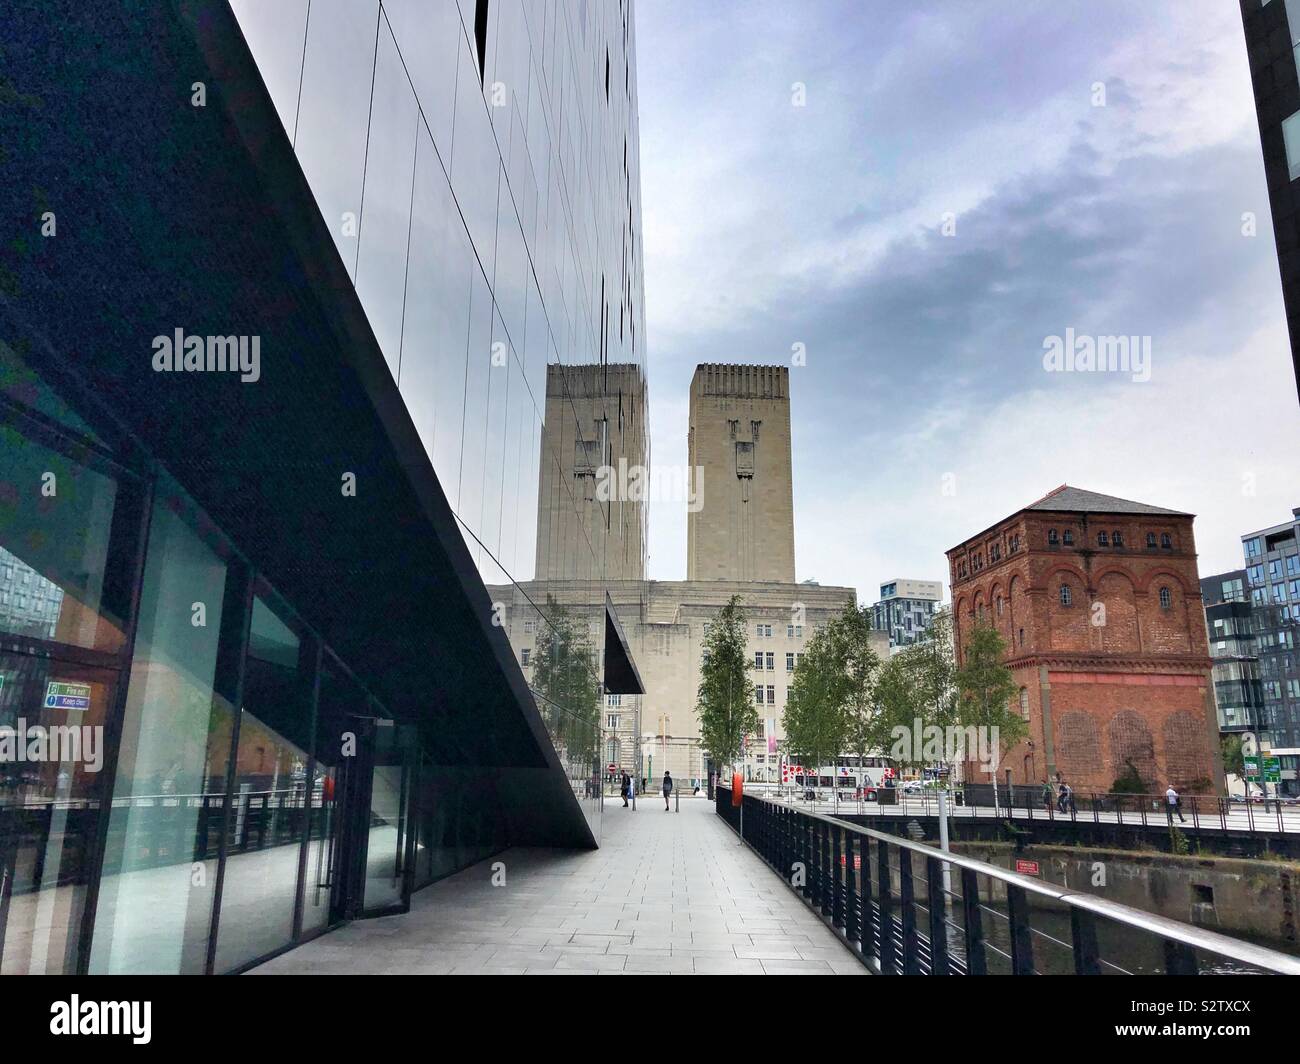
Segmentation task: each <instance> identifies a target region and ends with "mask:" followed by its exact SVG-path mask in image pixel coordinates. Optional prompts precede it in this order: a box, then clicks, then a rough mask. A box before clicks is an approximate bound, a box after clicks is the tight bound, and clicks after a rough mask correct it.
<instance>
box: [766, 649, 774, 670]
mask: <svg viewBox="0 0 1300 1064" xmlns="http://www.w3.org/2000/svg"><path fill="white" fill-rule="evenodd" d="M767 667H768V668H769V669H775V668H776V654H775V653H773V652H772V651H770V650H769V651H768V652H767Z"/></svg>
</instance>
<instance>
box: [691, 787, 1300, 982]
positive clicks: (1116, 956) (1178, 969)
mask: <svg viewBox="0 0 1300 1064" xmlns="http://www.w3.org/2000/svg"><path fill="white" fill-rule="evenodd" d="M716 808H717V812H718V814H719V815H720V816H722V817H723V818H724V819H725V820H726V821H727V823H729V824H730V825H731V826H732V827H733V828H735V829H736V830H737V831H739V832H740V833H741V837H742V838H743V840H744V841H745V843H746V844H748V845H749V846H750V847H751V848H752V849H753V850H754V851H755V852H756V853H757V854H758V855H759V856H760V857H761V858H762V859H763V860H764V861H766V862H767V864H768V865H770V866H771V867H772V869H773V870H774V871H775V872H776V873H777V874H779V875H780V876H781V877H782V878H783V879H785V880H786V882H787V883H789V884H790V886H791V887H792V889H794V890H795V891H796V892H797V893H799V894H800V895H801V896H802V897H803V898H804V900H805V901H806V902H807V903H808V904H809V905H810V906H811V907H812V909H813V910H814V911H815V912H818V913H820V914H821V915H822V917H823V918H824V919H825V920H826V921H827V923H829V924H830V926H831V927H832V928H833V929H834V930H835V931H836V932H837V933H839V934H840V935H842V936H843V938H844V941H845V942H846V943H847V944H848V945H849V946H850V947H851V948H852V949H853V951H854V952H855V953H856V954H857V956H858V957H859V958H860V959H861V960H862V961H863V963H864V964H866V965H867V966H868V967H869V968H870V969H872V970H873V971H876V972H879V973H881V974H903V975H965V974H969V975H985V974H997V973H1005V974H1013V975H1036V974H1065V973H1070V972H1073V973H1074V974H1078V975H1100V974H1121V975H1130V974H1150V973H1152V972H1163V973H1165V974H1169V975H1185V974H1197V973H1199V972H1209V971H1240V972H1263V973H1276V974H1286V975H1300V958H1297V957H1292V956H1289V955H1287V954H1284V953H1279V952H1277V951H1276V950H1271V949H1266V948H1264V947H1261V946H1256V945H1254V944H1252V943H1248V942H1243V941H1240V940H1238V939H1234V938H1229V937H1227V936H1226V935H1220V934H1217V933H1215V932H1212V931H1206V930H1204V929H1202V928H1198V927H1193V926H1191V925H1190V924H1182V923H1179V922H1178V921H1175V920H1169V919H1166V918H1165V917H1161V916H1155V915H1153V914H1151V913H1147V912H1143V911H1142V910H1140V909H1134V908H1130V907H1129V906H1127V905H1120V904H1118V903H1116V902H1111V901H1108V900H1106V899H1104V898H1098V897H1096V896H1093V895H1089V894H1079V893H1075V892H1073V891H1070V890H1068V889H1065V888H1060V887H1056V886H1054V885H1052V884H1049V883H1044V882H1041V881H1038V880H1036V879H1032V878H1030V877H1028V876H1022V875H1018V874H1017V873H1015V872H1011V871H1008V870H1007V869H1005V868H999V867H998V866H997V865H992V864H988V863H987V862H984V861H977V860H974V859H973V858H969V857H963V856H960V855H957V854H953V853H945V852H942V851H940V850H936V849H934V848H933V847H930V846H926V845H924V844H923V843H917V842H912V841H910V840H907V839H904V838H900V837H898V836H895V835H889V834H886V833H883V832H879V831H873V830H872V829H870V828H866V827H862V826H860V825H857V824H850V823H847V822H844V821H840V820H836V819H834V818H833V817H829V816H823V815H821V814H818V813H812V812H809V811H807V810H804V809H799V808H795V807H793V806H791V805H789V804H785V803H781V802H775V801H770V800H768V799H766V798H762V797H758V796H755V795H748V794H747V795H745V796H744V798H743V801H742V805H741V806H733V805H732V801H731V790H730V789H729V788H727V787H724V786H719V787H718V789H717V806H716Z"/></svg>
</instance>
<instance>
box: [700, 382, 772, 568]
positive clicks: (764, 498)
mask: <svg viewBox="0 0 1300 1064" xmlns="http://www.w3.org/2000/svg"><path fill="white" fill-rule="evenodd" d="M688 453H689V456H690V457H689V461H690V465H691V476H692V484H691V487H692V498H693V499H694V500H695V505H693V506H692V507H691V509H690V511H689V513H688V516H687V524H686V535H687V545H686V552H687V553H686V578H687V579H688V580H753V581H764V582H778V583H787V584H792V583H794V489H793V480H792V477H791V472H790V372H789V370H788V369H786V367H784V366H731V365H715V364H705V365H701V366H697V367H696V368H695V376H694V377H693V378H692V379H691V409H690V438H689V441H688Z"/></svg>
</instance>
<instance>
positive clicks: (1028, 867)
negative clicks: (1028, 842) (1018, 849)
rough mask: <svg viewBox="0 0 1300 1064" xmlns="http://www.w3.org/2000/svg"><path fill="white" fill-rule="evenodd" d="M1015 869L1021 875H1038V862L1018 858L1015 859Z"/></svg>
mask: <svg viewBox="0 0 1300 1064" xmlns="http://www.w3.org/2000/svg"><path fill="white" fill-rule="evenodd" d="M1016 871H1017V872H1019V873H1020V874H1021V875H1022V876H1036V875H1038V862H1037V861H1022V860H1020V859H1017V860H1016Z"/></svg>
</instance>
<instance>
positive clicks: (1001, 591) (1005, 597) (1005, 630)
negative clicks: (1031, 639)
mask: <svg viewBox="0 0 1300 1064" xmlns="http://www.w3.org/2000/svg"><path fill="white" fill-rule="evenodd" d="M998 596H1001V597H1002V616H1001V617H999V616H998ZM989 616H990V617H992V619H993V627H994V628H996V629H997V630H998V634H999V635H1001V636H1002V638H1003V639H1005V640H1006V642H1007V645H1008V646H1010V645H1011V635H1010V633H1011V595H1010V594H1009V593H1008V592H1007V589H1006V588H1004V587H1003V586H1002V584H1001V582H1000V581H994V583H993V586H992V587H991V588H989Z"/></svg>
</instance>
